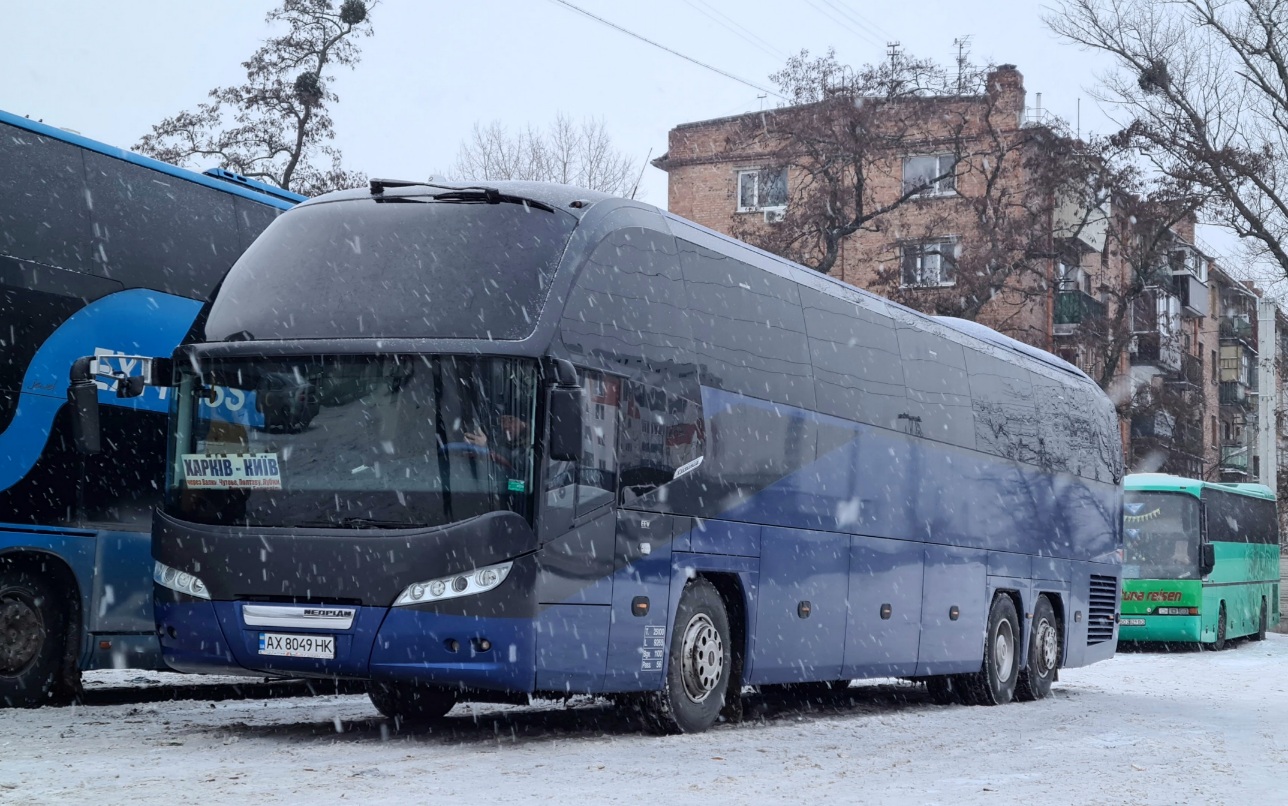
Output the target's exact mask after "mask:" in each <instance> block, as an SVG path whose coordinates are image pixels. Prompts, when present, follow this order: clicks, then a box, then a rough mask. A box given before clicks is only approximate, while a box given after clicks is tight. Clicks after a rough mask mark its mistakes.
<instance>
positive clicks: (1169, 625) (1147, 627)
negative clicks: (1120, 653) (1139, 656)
mask: <svg viewBox="0 0 1288 806" xmlns="http://www.w3.org/2000/svg"><path fill="white" fill-rule="evenodd" d="M1202 628H1203V619H1202V617H1201V616H1142V615H1135V614H1133V615H1126V614H1124V615H1123V616H1122V617H1121V618H1120V620H1119V622H1118V641H1119V643H1132V642H1160V643H1161V642H1175V643H1196V642H1198V641H1199V639H1200V633H1201V630H1202Z"/></svg>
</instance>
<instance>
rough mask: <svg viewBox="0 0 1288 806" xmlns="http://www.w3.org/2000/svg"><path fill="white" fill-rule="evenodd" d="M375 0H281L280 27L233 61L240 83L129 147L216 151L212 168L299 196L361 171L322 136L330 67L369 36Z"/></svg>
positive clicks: (352, 179) (180, 153)
mask: <svg viewBox="0 0 1288 806" xmlns="http://www.w3.org/2000/svg"><path fill="white" fill-rule="evenodd" d="M376 2H377V0H343V2H342V3H341V4H340V7H339V8H338V9H337V8H335V6H334V5H333V3H332V2H331V0H283V2H282V5H281V6H279V7H278V8H276V9H274V10H272V11H270V12H269V13H268V16H267V18H266V21H267V22H268V23H269V24H276V23H285V24H286V25H287V26H288V30H287V31H286V33H284V34H282V35H281V36H276V37H273V38H271V39H269V40H268V41H266V42H265V43H264V44H263V45H262V46H261V47H260V48H259V50H257V51H255V53H254V54H253V55H252V56H251V57H250V59H249V60H247V61H246V62H243V66H244V67H245V68H246V83H245V84H242V85H240V86H236V87H217V88H215V89H213V90H211V91H210V99H211V100H210V101H209V102H208V103H203V104H198V106H197V108H196V109H195V110H190V111H185V112H180V113H179V114H177V115H174V116H173V117H169V118H166V119H165V120H163V121H161V122H160V123H158V124H156V125H155V126H153V127H152V132H151V133H150V134H147V135H144V137H143V139H141V140H140V141H139V143H138V144H137V145H136V146H135V149H136V150H138V151H140V152H141V153H143V154H147V155H148V156H151V157H155V158H157V159H160V160H164V161H166V162H171V163H174V164H177V165H190V164H192V163H193V161H194V159H209V158H212V157H213V158H217V159H218V160H219V161H220V163H221V165H222V167H224V168H227V169H228V170H231V171H234V172H236V173H239V174H242V175H244V176H247V177H250V178H252V179H258V180H260V181H264V182H267V183H270V184H273V185H276V186H278V187H281V188H284V189H287V190H292V191H295V192H297V193H302V194H304V195H310V196H311V195H316V194H318V193H324V192H326V191H328V190H335V189H338V188H345V187H353V186H355V185H358V184H361V183H362V182H363V181H365V177H364V176H363V175H362V174H358V173H353V172H349V171H346V170H344V169H343V168H342V167H341V154H340V150H339V149H338V148H336V147H335V146H333V145H331V141H332V140H333V139H334V137H335V130H334V127H333V124H332V121H331V115H330V113H329V112H328V110H327V108H328V105H330V104H334V103H336V102H338V101H339V97H338V96H337V95H336V94H335V92H334V90H332V89H331V82H332V81H333V77H332V76H331V75H330V71H331V70H332V69H333V68H334V67H336V66H344V67H350V68H351V67H353V66H354V65H356V64H357V63H358V60H359V59H360V58H361V54H360V52H359V49H358V44H357V40H358V39H359V38H361V37H365V36H370V35H371V15H370V12H371V9H372V7H373V6H374V5H375V4H376Z"/></svg>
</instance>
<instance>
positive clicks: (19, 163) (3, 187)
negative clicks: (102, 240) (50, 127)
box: [0, 124, 94, 272]
mask: <svg viewBox="0 0 1288 806" xmlns="http://www.w3.org/2000/svg"><path fill="white" fill-rule="evenodd" d="M0 165H3V166H4V170H3V172H0V254H6V255H10V256H12V257H17V258H23V259H25V260H34V261H36V262H38V263H45V264H48V265H52V266H59V267H61V268H64V269H71V270H72V271H82V272H85V271H89V267H90V261H91V257H90V256H91V254H92V253H93V251H94V247H93V244H92V242H91V227H90V221H89V208H88V206H87V204H88V199H87V196H86V193H85V163H84V161H83V159H82V158H81V150H80V149H79V148H76V147H75V146H70V145H67V144H66V143H60V142H58V141H57V140H49V139H46V138H44V137H40V136H38V135H35V134H32V133H31V132H28V131H25V130H23V129H18V128H16V127H13V126H7V125H4V124H0Z"/></svg>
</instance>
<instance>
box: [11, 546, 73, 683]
mask: <svg viewBox="0 0 1288 806" xmlns="http://www.w3.org/2000/svg"><path fill="white" fill-rule="evenodd" d="M56 593H57V592H56V589H55V587H54V586H53V585H52V584H51V583H50V582H49V580H47V579H43V578H41V577H40V576H39V575H37V574H36V573H34V572H33V571H31V570H29V569H27V568H23V567H22V566H16V565H11V564H7V563H0V705H3V706H6V707H10V708H34V707H37V706H41V705H46V704H51V703H54V702H59V701H62V700H64V699H66V695H67V693H68V692H67V691H66V686H64V685H62V684H61V683H60V680H61V678H62V675H61V671H62V665H63V659H64V657H65V656H66V650H67V646H66V642H67V623H68V615H67V609H66V607H65V606H64V605H63V604H62V602H61V601H59V598H58V596H57V595H56Z"/></svg>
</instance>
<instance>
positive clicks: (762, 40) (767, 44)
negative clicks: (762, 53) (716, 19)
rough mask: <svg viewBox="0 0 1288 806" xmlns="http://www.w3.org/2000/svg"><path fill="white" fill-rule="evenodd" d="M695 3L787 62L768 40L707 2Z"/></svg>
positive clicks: (705, 0) (785, 57)
mask: <svg viewBox="0 0 1288 806" xmlns="http://www.w3.org/2000/svg"><path fill="white" fill-rule="evenodd" d="M686 1H687V0H686ZM697 2H698V4H699V5H703V6H706V7H707V8H709V9H711V11H712V13H714V14H716V15H718V16H720V17H723V18H724V19H726V20H728V21H729V23H730V24H731V25H733V26H735V27H737V28H739V29H741V30H743V31H746V32H747V34H748V35H749V36H750V37H751V38H752V39H755V40H756V41H757V42H759V43H761V44H762V45H764V46H765V47H766V48H768V49H769V50H771V51H773V52H774V55H775V56H777V57H778V58H779V59H782V60H783V61H787V54H786V53H783V52H782V51H781V50H779V49H778V48H776V47H774V44H773V43H772V42H770V41H769V40H767V39H765V38H764V37H761V36H758V35H757V34H756V33H755V32H754V31H752V30H751V29H750V28H748V27H746V26H745V25H742V24H741V23H739V22H738V21H737V20H735V19H734V18H733V17H730V16H729V15H728V14H726V13H724V12H723V11H721V10H720V9H718V8H716V7H715V6H713V5H711V4H710V3H708V2H707V0H697Z"/></svg>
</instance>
